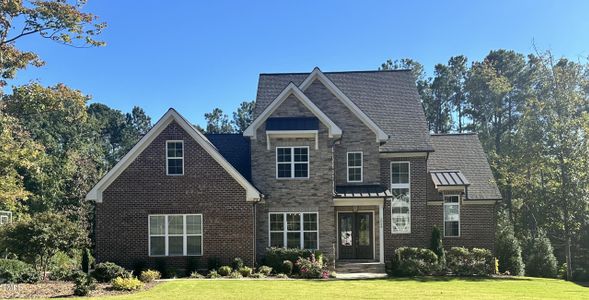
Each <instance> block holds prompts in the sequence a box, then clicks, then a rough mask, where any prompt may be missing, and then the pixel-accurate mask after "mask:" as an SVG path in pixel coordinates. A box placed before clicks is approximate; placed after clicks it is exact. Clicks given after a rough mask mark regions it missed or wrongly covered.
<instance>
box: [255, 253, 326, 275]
mask: <svg viewBox="0 0 589 300" xmlns="http://www.w3.org/2000/svg"><path fill="white" fill-rule="evenodd" d="M311 255H314V256H315V258H316V259H317V260H318V261H320V262H321V263H323V253H322V252H321V251H319V250H308V249H297V248H268V249H267V250H266V256H265V257H264V264H265V265H267V266H269V267H271V268H272V269H273V270H274V271H275V272H278V273H287V272H286V271H285V270H284V269H282V267H283V262H284V261H285V260H289V261H291V262H292V263H293V264H294V263H295V262H296V261H297V260H298V259H299V257H302V258H311ZM293 271H295V272H297V271H298V269H297V267H296V266H295V269H294V270H293Z"/></svg>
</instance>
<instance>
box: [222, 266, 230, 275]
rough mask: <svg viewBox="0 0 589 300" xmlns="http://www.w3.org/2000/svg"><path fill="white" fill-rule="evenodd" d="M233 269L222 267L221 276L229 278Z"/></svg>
mask: <svg viewBox="0 0 589 300" xmlns="http://www.w3.org/2000/svg"><path fill="white" fill-rule="evenodd" d="M231 271H233V269H232V268H231V267H230V266H222V267H220V268H219V275H221V276H228V275H229V273H231Z"/></svg>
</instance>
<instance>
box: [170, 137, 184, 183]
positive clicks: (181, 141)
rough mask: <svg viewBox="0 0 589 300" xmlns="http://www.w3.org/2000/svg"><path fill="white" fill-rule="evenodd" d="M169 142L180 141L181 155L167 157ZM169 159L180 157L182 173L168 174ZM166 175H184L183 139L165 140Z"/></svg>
mask: <svg viewBox="0 0 589 300" xmlns="http://www.w3.org/2000/svg"><path fill="white" fill-rule="evenodd" d="M170 143H181V144H182V157H169V156H168V152H169V151H168V144H170ZM170 159H181V160H182V173H181V174H170V173H169V171H170V169H169V161H170ZM166 175H167V176H182V175H184V141H183V140H167V141H166Z"/></svg>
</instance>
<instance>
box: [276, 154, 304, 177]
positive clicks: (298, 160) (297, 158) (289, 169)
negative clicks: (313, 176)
mask: <svg viewBox="0 0 589 300" xmlns="http://www.w3.org/2000/svg"><path fill="white" fill-rule="evenodd" d="M276 178H309V147H276Z"/></svg>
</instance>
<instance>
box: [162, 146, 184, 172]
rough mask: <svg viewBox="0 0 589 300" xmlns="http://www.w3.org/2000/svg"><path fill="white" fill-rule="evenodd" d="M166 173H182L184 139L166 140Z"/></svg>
mask: <svg viewBox="0 0 589 300" xmlns="http://www.w3.org/2000/svg"><path fill="white" fill-rule="evenodd" d="M166 174H167V175H184V141H166Z"/></svg>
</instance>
